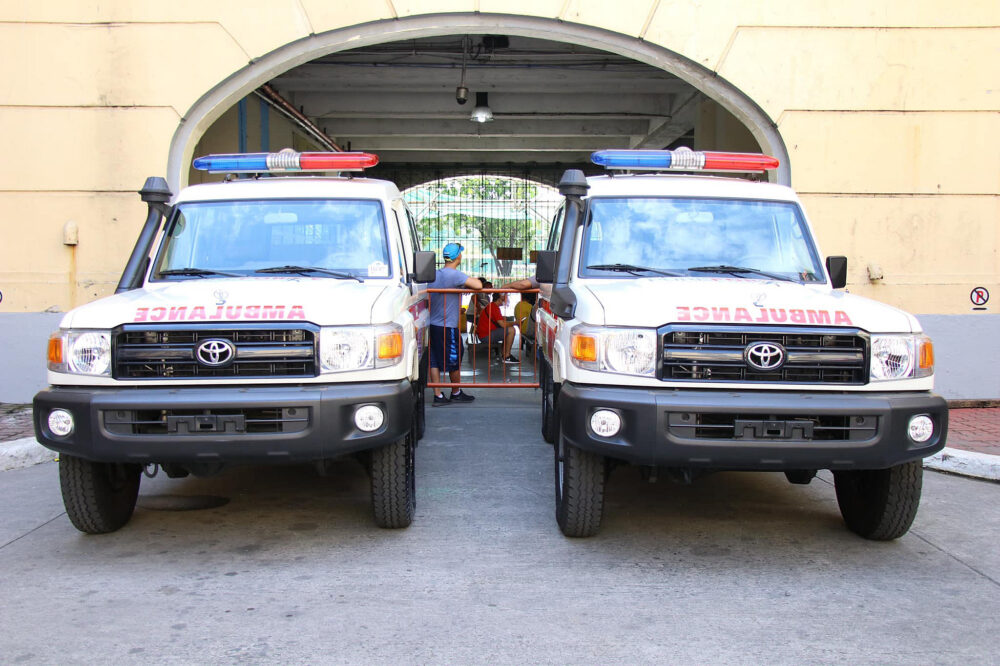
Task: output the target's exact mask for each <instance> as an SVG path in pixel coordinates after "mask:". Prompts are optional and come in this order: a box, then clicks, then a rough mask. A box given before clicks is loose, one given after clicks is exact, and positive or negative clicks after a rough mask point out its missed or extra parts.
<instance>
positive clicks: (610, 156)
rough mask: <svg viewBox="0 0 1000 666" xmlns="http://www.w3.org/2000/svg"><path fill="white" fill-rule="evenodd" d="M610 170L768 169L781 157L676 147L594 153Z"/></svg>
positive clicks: (598, 160) (602, 164)
mask: <svg viewBox="0 0 1000 666" xmlns="http://www.w3.org/2000/svg"><path fill="white" fill-rule="evenodd" d="M590 159H591V161H592V162H593V163H594V164H599V165H601V166H603V167H604V168H606V169H628V170H630V171H665V170H667V171H766V170H767V169H777V168H778V158H776V157H771V156H770V155H762V154H760V153H717V152H705V151H694V150H691V149H690V148H683V147H682V148H678V149H676V150H599V151H597V152H596V153H594V154H592V155H591V156H590Z"/></svg>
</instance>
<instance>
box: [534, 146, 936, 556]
mask: <svg viewBox="0 0 1000 666" xmlns="http://www.w3.org/2000/svg"><path fill="white" fill-rule="evenodd" d="M594 161H595V162H596V163H598V164H602V165H604V166H605V167H607V168H611V169H624V170H629V171H637V170H656V171H661V172H662V171H671V170H681V171H695V170H702V169H704V170H733V171H763V170H764V169H768V168H774V167H776V166H777V160H775V159H774V158H771V157H768V156H765V155H752V154H745V153H700V152H693V151H690V150H687V149H681V150H677V151H601V152H598V153H595V154H594ZM560 191H561V192H562V194H563V195H564V196H566V201H565V203H564V206H563V208H562V209H561V210H560V212H559V213H558V214H557V216H556V219H555V220H554V223H553V228H552V232H551V234H550V237H549V245H548V251H547V252H541V253H539V259H538V268H537V270H538V273H537V277H538V280H539V282H541V283H542V285H541V286H542V294H541V298H540V304H541V305H540V308H539V310H538V322H537V323H538V330H537V334H536V339H537V341H538V345H539V348H540V352H541V354H542V356H543V359H542V362H541V364H540V365H541V368H542V377H541V382H542V386H543V390H542V410H543V414H542V434H543V436H544V437H545V439H546V440H547V441H549V442H552V443H554V444H555V476H556V517H557V521H558V524H559V527H560V528H561V529H562V531H563V533H565V534H566V535H569V536H589V535H592V534H594V533H596V532H597V530H598V528H599V526H600V522H601V514H602V507H603V495H604V484H605V481H606V478H607V474H608V472H609V470H610V467H611V465H612V464H613V463H617V462H626V463H632V464H636V465H641V466H644V467H645V468H646V471H647V472H649V473H650V474H653V473H655V472H656V470H657V469H660V470H663V471H665V472H666V473H668V474H669V475H671V476H673V477H674V478H678V479H680V480H683V481H690V480H692V479H693V478H694V477H696V476H698V475H699V474H702V473H705V472H708V471H711V470H774V471H780V472H784V473H785V475H786V476H787V477H788V480H789V481H791V482H792V483H801V484H804V483H809V481H810V480H811V479H812V478H813V476H814V475H815V474H816V471H817V470H819V469H829V470H832V471H833V476H834V479H835V484H836V492H837V501H838V503H839V505H840V510H841V514H842V515H843V518H844V521H845V522H846V524H847V526H848V528H849V529H851V530H852V531H854V532H856V533H857V534H860V535H861V536H863V537H866V538H869V539H894V538H897V537H899V536H902V535H903V534H905V533H906V531H907V530H908V529H909V526H910V524H911V523H912V521H913V518H914V516H915V515H916V512H917V506H918V504H919V502H920V492H921V480H922V467H921V459H922V458H924V457H926V456H929V455H932V454H933V453H935V452H937V451H939V450H941V448H943V447H944V444H945V436H946V432H947V426H948V410H947V406H946V403H945V401H944V400H943V399H942V398H940V397H939V396H937V395H934V394H933V393H931V389H932V388H933V381H934V377H933V372H934V354H933V347H932V345H931V341H930V340H929V339H928V338H927V337H926V336H924V335H923V334H922V333H921V328H920V324H919V323H918V322H917V320H916V319H915V318H914V317H913V316H912V315H909V314H907V313H905V312H902V311H900V310H898V309H896V308H892V307H889V306H887V305H883V304H881V303H877V302H875V301H872V300H869V299H866V298H861V297H858V296H853V295H851V294H848V293H846V292H844V291H838V289H840V288H842V287H844V286H845V283H846V270H847V263H846V259H845V258H844V257H828V258H827V259H826V261H825V265H824V263H823V262H822V261H821V259H820V257H821V255H820V253H819V250H818V249H817V247H816V244H815V242H814V240H813V236H812V232H811V231H810V228H809V224H808V222H807V220H806V216H805V213H804V212H803V210H802V206H801V205H800V203H799V200H798V198H797V197H796V195H795V192H794V191H792V190H791V189H789V188H788V187H783V186H779V185H774V184H769V183H764V182H751V181H749V180H744V179H737V178H719V177H710V176H698V175H677V174H670V175H663V174H619V175H607V176H599V177H593V178H587V179H585V178H584V177H583V174H582V173H581V172H579V171H567V172H566V174H565V175H564V176H563V181H562V183H561V184H560Z"/></svg>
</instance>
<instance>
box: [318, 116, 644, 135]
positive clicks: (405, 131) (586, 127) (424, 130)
mask: <svg viewBox="0 0 1000 666" xmlns="http://www.w3.org/2000/svg"><path fill="white" fill-rule="evenodd" d="M324 126H325V127H326V129H327V131H328V133H329V134H331V135H336V136H341V137H348V138H350V137H354V136H369V137H375V136H399V135H406V136H415V137H416V136H481V137H492V136H498V137H500V136H503V137H517V136H552V137H556V136H608V135H613V136H644V135H645V134H646V133H647V132H648V131H649V121H648V120H645V119H642V118H638V119H620V118H611V119H602V118H592V119H563V118H548V119H546V118H528V119H520V120H510V119H506V118H500V119H497V120H494V121H493V122H491V123H474V122H471V121H470V120H469V119H468V117H466V118H462V119H457V120H455V119H443V118H442V119H436V120H430V119H422V118H417V119H410V120H408V121H407V122H405V123H401V122H399V121H398V120H392V119H387V118H334V119H328V120H326V121H324Z"/></svg>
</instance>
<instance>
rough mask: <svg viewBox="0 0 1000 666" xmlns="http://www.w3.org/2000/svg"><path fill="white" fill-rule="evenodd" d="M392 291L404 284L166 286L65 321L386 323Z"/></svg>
mask: <svg viewBox="0 0 1000 666" xmlns="http://www.w3.org/2000/svg"><path fill="white" fill-rule="evenodd" d="M392 288H400V285H399V283H398V282H393V281H390V280H365V282H364V283H359V282H358V281H357V280H340V279H336V278H311V277H284V276H281V277H244V278H220V279H215V278H212V279H193V280H183V281H176V282H161V283H153V284H149V285H146V286H145V287H143V288H142V289H135V290H133V291H127V292H123V293H121V294H116V295H114V296H110V297H108V298H103V299H101V300H99V301H95V302H93V303H90V304H88V305H84V306H82V307H79V308H76V309H74V310H72V311H70V312H69V313H67V315H66V317H64V318H63V321H62V327H63V328H113V327H115V326H118V325H120V324H131V323H138V324H150V325H155V324H185V323H187V324H206V323H207V324H211V323H213V322H215V323H218V322H266V321H269V322H274V323H278V322H281V323H294V322H312V323H314V324H318V325H321V326H326V325H343V324H370V323H382V322H386V321H391V320H392V318H393V317H392V315H391V314H390V313H388V312H381V311H380V310H384V309H388V301H389V300H390V299H384V298H383V299H379V296H380V295H381V294H382V293H383V292H384V291H385V290H386V289H392ZM376 301H378V303H379V305H378V306H377V307H376ZM376 310H378V311H376Z"/></svg>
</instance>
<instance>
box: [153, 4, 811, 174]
mask: <svg viewBox="0 0 1000 666" xmlns="http://www.w3.org/2000/svg"><path fill="white" fill-rule="evenodd" d="M475 32H479V33H483V32H492V33H508V34H513V35H519V36H523V37H535V38H540V39H549V40H554V41H562V42H568V43H573V44H579V45H581V46H587V47H590V48H595V49H601V50H604V51H609V52H612V53H617V54H619V55H622V56H625V57H628V58H632V59H633V60H637V61H639V62H643V63H645V64H647V65H650V66H652V67H657V68H660V69H663V70H666V71H669V72H671V73H672V74H673V75H675V76H677V77H679V78H681V79H683V80H684V81H686V82H687V83H689V84H690V85H692V86H693V87H695V88H697V89H698V90H700V91H701V92H703V93H704V94H705V95H707V96H708V97H711V98H712V99H714V100H715V101H716V102H718V103H719V104H720V105H721V106H722V107H723V108H725V109H726V110H727V111H729V112H730V113H731V114H733V116H735V117H736V118H737V119H738V120H739V121H740V122H742V123H743V124H744V125H745V126H746V127H747V129H748V130H749V131H750V132H751V134H752V135H753V137H754V138H755V139H756V141H757V143H758V144H760V146H761V148H762V149H763V150H764V152H766V153H768V154H771V155H774V156H775V157H777V158H778V159H779V160H780V162H781V166H780V168H779V169H777V170H776V171H775V172H773V173H771V174H769V177H770V178H771V180H773V181H774V182H778V183H781V184H784V185H789V184H791V169H790V167H789V163H788V160H789V158H788V151H787V149H786V148H785V143H784V141H783V140H782V138H781V135H780V134H779V132H778V129H777V125H776V124H775V123H774V121H772V120H771V119H770V118H769V117H768V116H767V114H766V113H764V111H763V110H762V109H761V108H760V107H759V106H758V105H757V104H756V103H755V102H754V101H753V100H752V99H750V98H749V97H748V96H747V95H745V94H744V93H743V92H742V91H740V90H739V89H738V88H736V87H735V86H733V85H732V84H730V83H729V82H728V81H725V80H724V79H721V78H719V77H718V76H717V75H716V73H715V72H713V71H711V70H709V69H706V68H705V67H702V66H701V65H698V64H697V63H694V62H692V61H691V60H689V59H687V58H685V57H684V56H682V55H680V54H678V53H675V52H673V51H670V50H669V49H666V48H663V47H661V46H656V45H653V44H649V43H648V42H645V41H642V40H640V39H637V38H634V37H629V36H627V35H622V34H619V33H615V32H610V31H607V30H603V29H600V28H595V27H592V26H586V25H580V24H574V23H566V22H562V21H557V20H554V19H547V18H539V17H528V16H515V15H502V14H477V13H465V14H437V15H425V16H415V17H408V18H399V19H393V20H386V21H375V22H372V23H366V24H362V25H357V26H352V27H350V28H342V29H338V30H332V31H329V32H324V33H321V34H316V35H310V36H309V37H306V38H304V39H300V40H297V41H294V42H291V43H289V44H286V45H285V46H283V47H281V48H279V49H276V50H274V51H272V52H270V53H268V54H267V55H265V56H263V57H261V58H259V59H257V60H255V61H253V62H252V63H250V64H249V65H247V66H246V67H244V68H243V69H241V70H239V71H237V72H234V73H233V74H232V75H231V76H229V77H228V78H227V79H225V80H224V81H223V82H222V83H220V84H219V85H217V86H215V87H214V88H212V89H211V90H209V91H208V92H207V93H205V95H203V96H202V97H201V98H200V99H199V100H198V101H197V102H195V104H194V105H193V106H192V107H191V109H190V110H189V111H188V113H187V114H186V115H185V117H184V119H183V120H182V121H181V124H180V126H179V127H178V128H177V131H176V132H175V133H174V136H173V139H172V140H171V145H170V154H169V158H168V163H167V180H168V182H169V183H170V186H171V189H172V190H173V191H175V192H176V191H178V190H179V189H180V188H181V187H182V186H183V185H184V184H186V179H187V172H188V166H189V165H190V163H191V159H192V157H193V152H194V148H195V145H196V144H197V142H198V139H199V138H200V137H201V136H202V135H203V134H204V133H205V131H206V130H207V129H208V128H209V126H211V124H212V123H213V122H215V121H216V120H217V119H218V118H219V117H220V116H221V115H222V114H223V113H224V112H225V111H226V110H227V109H228V108H230V107H231V106H232V105H233V104H235V103H236V102H237V101H238V100H239V99H241V98H243V97H244V96H246V95H247V94H249V93H250V92H251V91H253V90H254V89H256V88H258V87H259V86H261V85H262V84H264V83H266V82H267V81H269V80H271V79H273V78H274V77H276V76H278V75H279V74H281V73H283V72H285V71H287V70H289V69H291V68H293V67H297V66H299V65H302V64H305V63H307V62H309V61H311V60H314V59H315V58H318V57H320V56H323V55H326V54H329V53H333V52H336V51H342V50H347V49H354V48H359V47H364V46H371V45H374V44H380V43H385V42H393V41H398V40H403V39H416V38H422V37H436V36H442V35H452V34H461V33H475Z"/></svg>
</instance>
